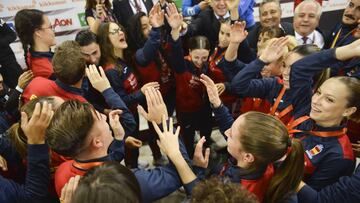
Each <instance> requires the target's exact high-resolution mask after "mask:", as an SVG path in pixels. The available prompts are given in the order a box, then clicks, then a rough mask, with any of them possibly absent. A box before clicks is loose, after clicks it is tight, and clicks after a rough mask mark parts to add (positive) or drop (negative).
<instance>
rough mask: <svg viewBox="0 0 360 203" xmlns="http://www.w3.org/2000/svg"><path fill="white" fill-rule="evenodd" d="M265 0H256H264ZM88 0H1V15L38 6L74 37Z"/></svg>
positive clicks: (60, 31) (59, 30) (339, 0)
mask: <svg viewBox="0 0 360 203" xmlns="http://www.w3.org/2000/svg"><path fill="white" fill-rule="evenodd" d="M261 1H262V0H257V2H261ZM286 2H287V3H282V10H283V15H282V17H284V18H286V17H291V16H293V2H292V1H290V2H289V1H286ZM347 3H348V0H329V1H323V12H327V11H334V10H339V9H344V8H345V7H346V5H347ZM84 7H85V0H0V18H2V19H3V20H5V21H6V22H7V23H8V24H9V25H10V26H11V27H14V16H15V14H16V12H17V11H19V10H21V9H24V8H32V9H39V10H42V11H44V12H45V13H46V15H47V16H48V17H49V19H50V21H51V23H52V24H53V25H55V32H56V40H57V43H60V42H62V41H64V40H68V39H74V38H75V35H76V33H77V32H78V31H79V30H81V29H85V28H86V27H87V25H86V22H85V14H84V11H85V9H84ZM254 15H255V18H256V19H258V9H257V8H255V12H254ZM11 47H12V49H13V50H14V53H15V55H16V57H17V59H18V62H19V63H20V64H21V65H22V66H24V59H23V50H22V47H21V44H20V43H19V42H18V41H17V42H15V43H12V44H11Z"/></svg>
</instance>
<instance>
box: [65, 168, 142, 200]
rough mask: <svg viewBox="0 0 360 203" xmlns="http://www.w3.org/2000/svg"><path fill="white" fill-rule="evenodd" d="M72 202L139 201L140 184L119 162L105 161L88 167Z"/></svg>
mask: <svg viewBox="0 0 360 203" xmlns="http://www.w3.org/2000/svg"><path fill="white" fill-rule="evenodd" d="M71 202H72V203H82V202H92V203H116V202H129V203H139V202H142V201H141V191H140V186H139V183H138V181H137V179H136V178H135V176H134V174H133V173H132V172H131V171H130V170H129V169H128V168H126V167H125V166H123V165H121V164H119V163H115V162H113V163H111V162H110V163H105V164H103V165H100V166H98V167H94V168H92V169H90V170H89V171H88V172H87V173H86V175H85V176H84V177H83V178H82V179H81V180H80V182H79V185H78V187H77V189H76V191H75V193H74V196H73V198H72V201H71Z"/></svg>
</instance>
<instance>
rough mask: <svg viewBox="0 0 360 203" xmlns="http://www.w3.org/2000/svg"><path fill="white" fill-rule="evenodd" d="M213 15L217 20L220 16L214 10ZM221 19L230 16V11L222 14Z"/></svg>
mask: <svg viewBox="0 0 360 203" xmlns="http://www.w3.org/2000/svg"><path fill="white" fill-rule="evenodd" d="M214 15H215V17H216V19H218V20H219V18H220V16H218V15H216V13H215V12H214ZM222 18H223V19H227V18H230V12H229V11H228V12H226V14H225V15H224V16H222Z"/></svg>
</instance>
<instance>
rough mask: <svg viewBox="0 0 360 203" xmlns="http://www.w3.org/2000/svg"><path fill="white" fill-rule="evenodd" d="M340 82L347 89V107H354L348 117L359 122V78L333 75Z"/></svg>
mask: <svg viewBox="0 0 360 203" xmlns="http://www.w3.org/2000/svg"><path fill="white" fill-rule="evenodd" d="M334 78H336V79H338V80H339V81H340V82H342V83H343V84H344V85H345V86H346V87H347V89H348V90H349V97H348V103H347V107H348V108H350V107H356V111H355V113H353V114H352V115H351V116H350V117H349V119H350V120H352V121H354V122H357V123H359V122H360V80H359V79H358V78H356V77H346V76H339V77H334Z"/></svg>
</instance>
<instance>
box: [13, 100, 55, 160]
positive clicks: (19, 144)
mask: <svg viewBox="0 0 360 203" xmlns="http://www.w3.org/2000/svg"><path fill="white" fill-rule="evenodd" d="M45 101H46V102H48V103H49V104H52V106H53V107H54V106H55V103H54V102H55V100H54V98H53V97H38V98H35V99H32V100H30V101H29V102H28V103H26V104H25V105H24V106H22V107H21V109H20V112H25V113H26V115H27V116H28V118H29V119H30V118H31V116H32V114H33V111H34V109H35V105H36V103H40V104H42V103H44V102H45ZM8 133H9V136H10V140H11V141H12V143H13V144H14V145H15V148H16V151H17V152H18V153H19V154H20V156H21V157H22V158H24V159H25V158H26V155H27V138H26V136H25V134H24V132H23V131H22V129H21V123H20V121H19V122H17V123H15V124H13V125H12V126H11V127H10V128H9V130H8Z"/></svg>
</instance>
